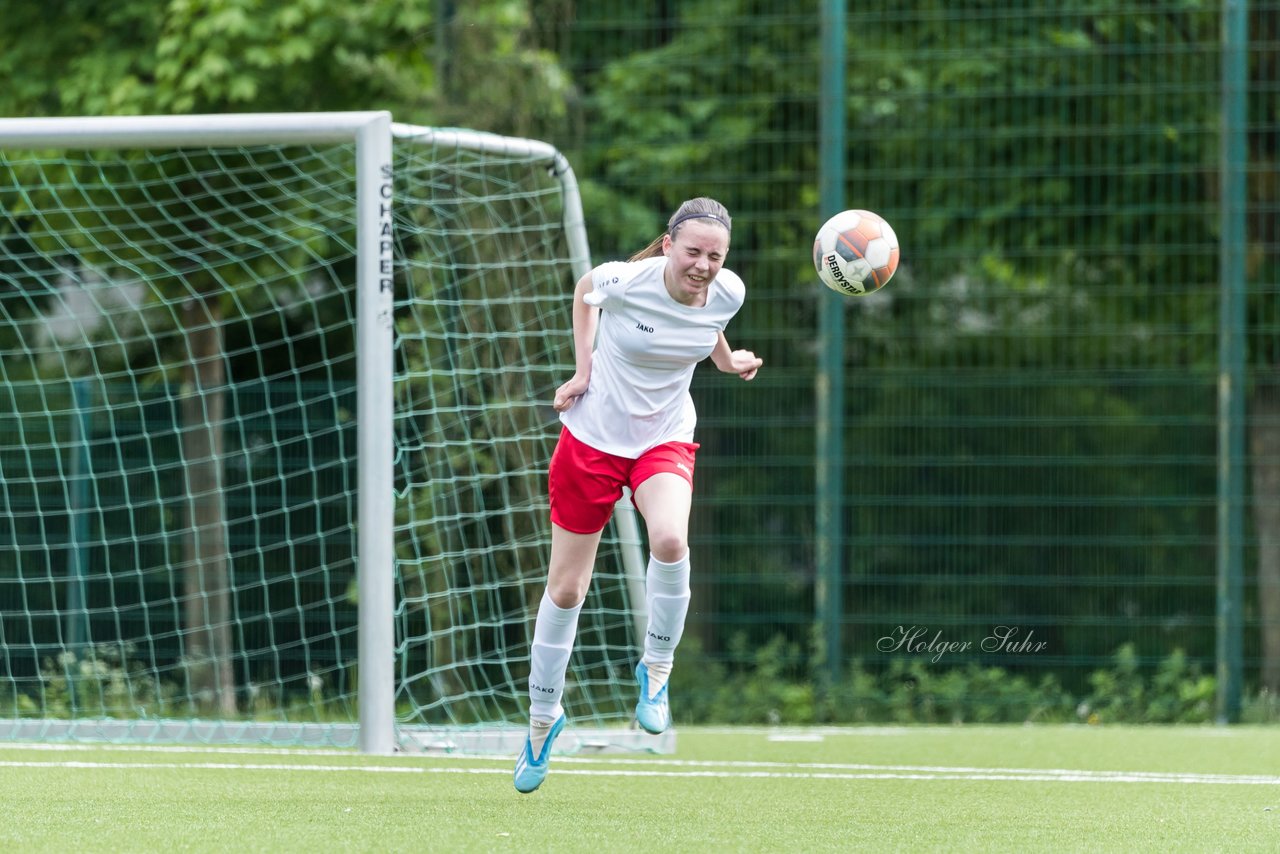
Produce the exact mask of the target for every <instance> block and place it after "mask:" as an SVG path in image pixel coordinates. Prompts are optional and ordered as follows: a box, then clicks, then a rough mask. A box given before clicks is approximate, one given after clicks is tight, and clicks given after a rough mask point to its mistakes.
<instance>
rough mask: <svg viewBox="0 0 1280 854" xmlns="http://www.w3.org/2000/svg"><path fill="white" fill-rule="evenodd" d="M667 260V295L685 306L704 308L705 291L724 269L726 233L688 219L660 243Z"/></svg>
mask: <svg viewBox="0 0 1280 854" xmlns="http://www.w3.org/2000/svg"><path fill="white" fill-rule="evenodd" d="M662 251H663V252H664V253H665V254H666V256H667V271H666V282H667V291H668V292H669V293H670V294H671V297H672V298H673V299H675V300H676V301H677V302H682V303H684V304H685V305H705V304H706V301H707V288H709V287H711V283H712V282H713V281H714V280H715V277H716V274H717V273H719V272H720V268H721V267H722V266H724V256H725V255H727V254H728V253H729V232H728V230H726V229H725V227H724V226H722V225H720V224H719V223H717V222H714V221H712V220H709V219H691V220H689V221H687V222H685V223H683V224H681V225H680V227H679V228H677V229H676V236H675V237H674V238H672V237H670V236H667V237H665V238H663V241H662Z"/></svg>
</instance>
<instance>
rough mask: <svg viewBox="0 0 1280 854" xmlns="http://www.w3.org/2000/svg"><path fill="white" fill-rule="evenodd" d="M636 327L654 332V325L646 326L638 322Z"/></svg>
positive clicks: (643, 330)
mask: <svg viewBox="0 0 1280 854" xmlns="http://www.w3.org/2000/svg"><path fill="white" fill-rule="evenodd" d="M636 329H639V330H640V331H641V332H653V327H652V326H645V325H644V324H643V323H637V324H636Z"/></svg>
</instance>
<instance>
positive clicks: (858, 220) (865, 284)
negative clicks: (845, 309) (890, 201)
mask: <svg viewBox="0 0 1280 854" xmlns="http://www.w3.org/2000/svg"><path fill="white" fill-rule="evenodd" d="M898 254H899V253H898V236H897V235H896V234H894V233H893V229H892V228H891V227H890V226H889V223H887V222H885V221H884V217H882V216H880V215H879V214H876V213H872V212H871V211H860V210H852V211H841V212H840V213H838V214H836V215H835V216H833V217H832V218H831V219H829V220H827V221H826V222H825V223H823V224H822V228H820V229H818V236H817V237H816V238H815V239H814V241H813V266H814V267H815V268H816V269H817V271H818V277H819V278H821V279H822V283H823V284H824V285H826V286H827V287H829V288H831V290H833V291H835V292H836V293H840V294H845V295H846V296H859V297H860V296H864V295H866V294H869V293H871V292H872V291H877V290H879V289H880V288H883V287H884V285H885V283H886V282H888V281H889V279H890V278H891V277H892V276H893V274H894V271H896V270H897V269H898Z"/></svg>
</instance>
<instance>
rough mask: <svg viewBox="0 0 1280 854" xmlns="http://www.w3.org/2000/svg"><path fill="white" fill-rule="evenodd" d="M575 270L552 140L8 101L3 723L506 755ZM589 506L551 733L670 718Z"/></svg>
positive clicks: (580, 230) (573, 228)
mask: <svg viewBox="0 0 1280 854" xmlns="http://www.w3.org/2000/svg"><path fill="white" fill-rule="evenodd" d="M589 268H590V255H589V250H588V243H587V237H586V229H585V224H584V222H583V217H582V209H581V202H580V199H579V197H578V191H577V184H576V179H575V178H574V175H573V171H572V169H571V168H570V167H569V164H568V162H567V160H566V159H565V158H564V157H563V155H561V154H560V153H559V152H558V151H556V150H555V149H554V147H552V146H550V145H547V144H546V143H542V142H538V141H533V140H521V139H513V138H508V137H500V136H495V135H492V134H486V133H479V132H474V131H467V130H461V129H438V128H422V127H416V126H412V125H407V124H402V123H395V122H393V121H392V120H391V116H390V115H389V114H388V113H385V112H351V113H304V114H261V115H220V116H163V117H101V118H65V119H55V118H45V119H0V348H2V349H3V350H4V352H5V354H6V358H4V359H0V373H2V374H3V375H2V376H0V381H2V382H3V383H4V384H5V385H6V386H7V389H8V392H7V394H6V395H5V397H6V398H7V399H0V498H2V499H3V503H4V510H5V512H6V513H7V514H8V517H9V523H8V524H7V525H0V588H3V590H4V592H5V600H6V603H15V605H16V607H13V608H11V607H10V606H9V605H8V604H6V609H5V614H4V617H3V620H2V621H0V645H2V646H3V648H4V656H3V659H2V660H0V703H2V704H3V708H0V738H10V739H22V738H45V739H47V738H71V739H96V740H101V739H110V740H148V741H190V740H198V741H203V742H221V741H226V742H253V743H271V744H302V745H317V746H319V745H333V746H356V747H358V748H359V749H360V750H362V751H365V752H369V753H387V752H391V751H393V750H398V749H399V750H412V749H449V750H497V751H503V752H512V753H514V751H515V750H516V749H518V745H519V743H520V742H519V739H520V738H522V736H520V735H519V733H520V732H521V730H522V727H521V723H522V720H523V707H524V679H525V677H526V675H527V665H528V634H529V632H530V630H531V621H532V617H533V613H534V610H535V609H536V603H537V597H538V596H540V593H541V586H542V584H543V583H544V581H545V567H546V560H547V556H548V553H549V521H548V520H547V519H546V506H545V495H544V493H545V466H546V463H547V461H548V458H549V453H550V448H551V447H552V445H553V444H554V440H555V436H556V434H557V433H558V430H557V426H558V425H557V424H556V423H555V419H554V417H553V416H554V413H550V412H549V406H547V405H546V404H547V401H549V399H550V391H551V390H553V389H554V387H555V385H556V384H558V382H562V381H563V378H564V377H565V376H567V375H568V373H567V372H571V370H572V365H573V359H572V338H571V336H570V335H569V334H568V329H567V323H568V317H569V311H568V307H567V298H568V294H569V293H571V291H572V282H573V281H574V280H575V279H576V278H577V277H578V276H580V275H581V274H582V273H583V272H585V271H586V270H587V269H589ZM614 523H615V524H614V530H613V531H612V532H611V533H610V534H609V535H608V536H607V537H606V538H605V541H604V543H603V544H602V550H601V557H600V567H599V569H598V571H597V580H596V583H595V584H594V585H593V590H592V593H591V594H590V597H589V600H588V603H587V607H585V608H584V612H583V620H582V624H581V629H580V637H579V644H578V648H577V650H576V652H575V656H574V660H573V663H572V665H571V669H570V675H569V685H570V688H569V691H568V692H567V697H566V700H567V705H568V706H569V707H570V712H571V717H572V718H573V720H574V728H573V729H574V730H577V731H578V737H577V738H576V739H575V738H574V737H573V730H571V731H569V732H566V736H569V738H567V739H562V740H563V741H565V747H566V749H574V748H575V747H577V748H581V749H586V748H594V747H610V748H617V749H639V750H669V749H670V748H671V745H672V744H673V741H672V739H671V737H667V738H654V737H651V736H646V735H643V734H640V733H638V732H636V731H635V730H634V728H631V727H629V726H628V724H629V719H630V712H631V708H632V707H633V705H634V697H633V696H631V694H632V693H633V689H632V688H631V685H630V683H631V673H630V669H631V666H632V664H633V662H634V659H635V656H636V655H637V654H638V647H639V644H640V637H639V636H638V635H637V634H636V631H635V626H636V621H637V619H643V614H642V609H643V603H644V597H643V568H644V564H643V558H642V551H641V545H640V535H639V530H638V526H637V525H636V520H635V516H634V511H633V509H632V508H631V506H630V504H629V503H628V502H627V501H626V499H625V498H624V500H623V501H622V502H620V503H619V508H618V512H617V513H616V514H615V520H614Z"/></svg>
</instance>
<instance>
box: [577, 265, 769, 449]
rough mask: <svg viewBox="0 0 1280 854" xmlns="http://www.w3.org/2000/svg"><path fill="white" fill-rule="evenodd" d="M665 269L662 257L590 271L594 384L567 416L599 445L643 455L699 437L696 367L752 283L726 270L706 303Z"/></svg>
mask: <svg viewBox="0 0 1280 854" xmlns="http://www.w3.org/2000/svg"><path fill="white" fill-rule="evenodd" d="M666 266H667V258H666V256H665V255H659V256H656V257H653V258H646V259H644V260H642V261H635V262H626V261H614V262H609V263H606V264H601V265H600V266H599V267H596V268H595V269H594V270H592V271H591V283H592V285H593V287H594V290H593V291H592V292H591V293H589V294H587V295H586V297H585V299H586V301H587V303H588V304H590V305H594V306H599V308H600V309H601V312H600V325H599V327H598V330H597V334H596V349H595V355H594V357H593V358H592V362H591V381H590V385H589V386H588V388H587V391H586V394H584V395H582V397H580V398H579V399H578V402H577V403H575V404H574V405H573V406H572V407H570V408H569V409H568V410H567V411H565V412H562V413H561V414H560V420H561V421H562V422H563V423H564V425H565V426H566V427H568V428H569V432H571V433H572V434H573V435H574V437H575V438H576V439H578V440H579V441H581V442H585V443H586V444H588V445H590V446H591V447H593V448H595V449H596V450H599V451H604V452H605V453H608V454H613V455H615V456H619V457H627V458H629V459H636V458H637V457H639V456H640V455H641V454H643V453H644V452H645V451H647V450H649V449H650V448H652V447H654V446H656V445H661V444H663V443H664V442H692V441H693V428H694V426H695V425H696V423H697V420H698V417H697V413H696V411H695V410H694V407H693V398H692V397H690V396H689V384H690V382H692V380H693V369H694V366H695V365H697V364H698V362H701V361H702V360H703V359H705V358H707V357H708V356H710V355H711V351H712V350H714V349H715V345H716V339H717V336H718V333H720V332H722V331H723V330H724V328H725V326H726V325H728V323H729V321H730V320H731V319H732V318H733V316H734V315H735V314H737V313H738V309H739V308H741V307H742V302H743V300H744V299H745V298H746V288H745V287H744V286H743V284H742V280H741V279H739V278H738V276H737V275H736V274H734V273H732V272H730V271H729V270H725V269H724V268H721V270H720V272H719V273H717V274H716V278H715V281H713V282H712V283H711V286H710V287H709V288H707V301H706V304H705V305H703V306H699V307H696V308H695V307H693V306H687V305H683V304H681V303H679V302H676V301H675V299H673V298H672V296H671V294H670V293H668V291H667V287H666V285H665V284H664V282H663V273H664V271H665V270H666Z"/></svg>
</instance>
